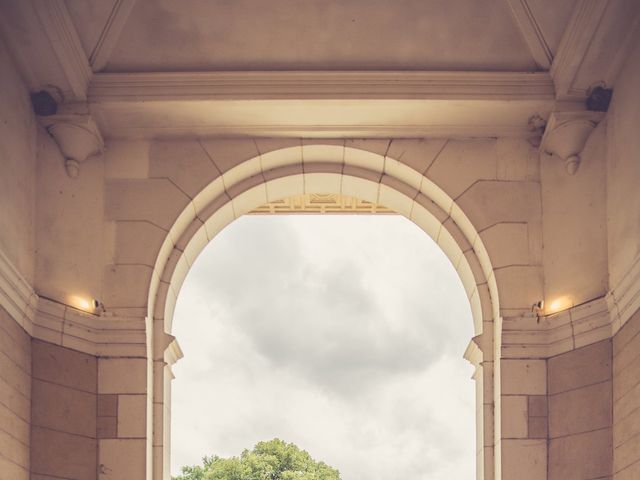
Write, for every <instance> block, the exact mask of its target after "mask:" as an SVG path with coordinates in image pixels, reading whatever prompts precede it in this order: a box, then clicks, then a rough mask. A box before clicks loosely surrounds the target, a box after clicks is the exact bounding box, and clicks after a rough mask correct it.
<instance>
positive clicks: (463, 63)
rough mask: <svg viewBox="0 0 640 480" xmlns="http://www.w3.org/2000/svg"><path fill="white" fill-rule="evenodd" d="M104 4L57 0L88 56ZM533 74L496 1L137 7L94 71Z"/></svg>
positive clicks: (308, 0) (557, 21) (332, 0)
mask: <svg viewBox="0 0 640 480" xmlns="http://www.w3.org/2000/svg"><path fill="white" fill-rule="evenodd" d="M574 2H575V0H560V1H558V2H557V4H558V5H557V6H554V9H553V10H554V11H556V14H555V15H545V16H544V19H545V28H544V29H545V30H546V31H548V32H549V38H550V39H551V40H553V42H554V43H555V44H556V46H557V37H558V33H557V32H558V31H560V32H561V31H562V29H563V27H564V25H565V24H566V22H567V21H568V17H569V15H570V14H571V7H572V3H574ZM109 3H110V2H109V1H107V2H104V1H97V0H92V1H90V2H87V1H83V0H66V4H67V6H68V8H69V12H70V13H71V15H72V18H73V21H74V24H75V25H77V26H78V32H79V34H80V38H81V40H82V44H83V47H84V48H85V51H86V53H87V54H88V55H91V53H92V51H93V49H94V48H95V45H96V43H97V40H98V39H97V35H96V31H98V29H97V28H96V27H97V25H95V24H96V23H97V19H98V18H106V17H107V16H108V14H109V13H110V12H109V9H108V8H106V7H107V6H108V4H109ZM543 11H544V10H543ZM537 69H538V66H537V65H536V62H535V60H534V59H533V58H532V56H531V53H530V52H529V50H528V47H527V45H526V43H525V41H524V39H523V38H522V35H521V34H520V30H519V28H518V26H517V24H516V22H515V19H514V18H513V15H512V13H511V11H510V9H509V5H508V4H507V2H505V1H502V0H499V1H478V0H436V1H424V0H393V1H391V0H349V1H341V0H270V1H264V0H234V1H229V0H215V1H207V0H183V1H179V2H176V1H173V0H138V1H137V2H136V4H135V6H134V7H133V10H132V11H131V13H130V15H129V18H128V20H127V22H126V23H125V25H124V28H123V29H122V33H121V35H120V38H119V41H118V42H117V44H116V45H115V48H114V49H113V52H112V55H111V57H110V59H109V62H108V63H107V65H106V67H105V69H104V71H108V72H137V71H146V72H150V71H156V72H160V71H181V70H192V71H210V70H489V71H497V70H501V71H531V70H537Z"/></svg>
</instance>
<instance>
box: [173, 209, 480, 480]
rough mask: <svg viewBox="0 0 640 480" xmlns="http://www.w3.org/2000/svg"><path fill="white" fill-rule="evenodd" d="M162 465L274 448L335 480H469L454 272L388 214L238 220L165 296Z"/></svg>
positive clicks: (468, 419)
mask: <svg viewBox="0 0 640 480" xmlns="http://www.w3.org/2000/svg"><path fill="white" fill-rule="evenodd" d="M174 325H175V332H174V334H176V336H177V337H178V339H179V341H180V343H181V345H182V348H183V350H184V352H185V358H184V359H183V360H181V361H180V362H179V363H178V364H177V365H176V366H175V367H174V371H175V373H176V380H174V386H173V387H174V388H173V391H174V397H173V404H172V410H173V413H172V414H173V426H172V429H173V436H172V438H173V447H172V450H173V454H172V457H173V459H172V469H173V471H174V472H176V473H177V472H178V471H179V467H180V466H181V465H184V464H194V463H198V462H199V460H200V457H202V456H203V455H205V454H214V453H215V454H218V455H223V456H227V455H237V454H239V453H240V452H241V450H242V449H244V448H251V447H252V446H253V445H254V444H255V443H256V442H257V441H260V440H267V439H270V438H273V437H280V438H282V439H284V440H286V441H292V442H295V443H297V444H298V445H300V446H301V447H303V448H305V449H307V450H308V451H309V452H310V453H311V455H312V456H313V457H314V458H318V459H322V460H325V461H326V462H327V463H329V464H330V465H332V466H335V467H337V468H339V469H340V471H341V473H342V476H343V479H344V480H359V479H364V478H367V479H368V480H376V479H383V478H384V479H385V480H388V479H390V478H411V479H423V478H424V479H426V478H429V479H433V480H440V479H445V478H446V479H451V478H472V476H473V472H474V471H475V467H474V461H475V454H474V452H475V445H474V441H475V440H474V439H475V433H474V428H475V427H474V405H473V402H474V385H473V383H472V381H471V380H470V379H469V377H470V375H471V367H470V366H469V365H467V364H466V361H465V360H462V358H461V356H462V353H463V351H464V348H465V347H466V344H467V343H468V341H469V339H470V337H471V336H472V322H471V316H470V312H469V306H468V303H467V300H466V297H465V295H464V291H463V289H462V285H461V284H460V280H459V279H458V278H457V276H456V273H455V271H454V269H453V267H452V266H451V264H450V263H449V262H448V260H447V259H446V258H445V257H444V255H443V254H442V252H441V251H440V250H439V249H438V247H437V246H436V245H435V244H434V242H433V241H431V240H430V239H429V238H428V237H427V236H426V234H424V233H423V232H422V231H420V230H419V229H418V228H417V227H416V226H415V225H413V224H411V223H410V222H409V221H407V220H406V219H404V218H402V217H396V216H387V217H385V216H375V217H374V216H359V217H353V216H350V217H330V216H313V217H286V216H280V217H257V216H254V217H242V218H241V219H239V220H238V221H236V222H234V223H233V224H232V225H230V226H229V227H228V228H227V229H225V230H224V231H223V232H222V233H221V234H220V235H219V236H218V237H217V238H216V239H214V241H213V242H212V243H211V244H210V245H209V246H208V247H207V248H206V249H205V251H204V252H203V253H202V255H201V257H200V258H199V259H198V261H197V262H196V264H195V266H194V267H193V269H192V271H191V272H190V273H189V276H188V277H187V280H186V282H185V285H184V287H183V289H182V292H181V293H180V296H179V299H178V305H177V308H176V316H175V320H174Z"/></svg>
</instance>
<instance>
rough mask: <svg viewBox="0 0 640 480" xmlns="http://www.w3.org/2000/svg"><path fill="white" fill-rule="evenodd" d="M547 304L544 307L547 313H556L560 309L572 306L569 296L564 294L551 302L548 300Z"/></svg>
mask: <svg viewBox="0 0 640 480" xmlns="http://www.w3.org/2000/svg"><path fill="white" fill-rule="evenodd" d="M548 305H549V306H548V307H547V309H546V310H547V313H557V312H560V311H562V310H566V309H568V308H571V307H573V302H572V301H571V298H570V297H568V296H566V295H565V296H562V297H558V298H555V299H553V300H552V301H551V302H549V304H548Z"/></svg>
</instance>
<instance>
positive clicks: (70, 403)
mask: <svg viewBox="0 0 640 480" xmlns="http://www.w3.org/2000/svg"><path fill="white" fill-rule="evenodd" d="M32 402H33V403H32V408H31V422H32V424H33V425H38V426H40V427H45V428H48V429H51V430H58V431H61V432H67V433H72V434H75V435H81V436H85V437H91V438H95V436H96V395H95V394H94V393H88V392H83V391H81V390H75V389H73V388H69V387H64V386H61V385H56V384H54V383H49V382H43V381H41V380H34V381H33V386H32Z"/></svg>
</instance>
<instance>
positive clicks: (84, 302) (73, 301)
mask: <svg viewBox="0 0 640 480" xmlns="http://www.w3.org/2000/svg"><path fill="white" fill-rule="evenodd" d="M69 304H70V305H71V306H73V307H76V308H77V309H79V310H83V311H85V312H92V311H93V304H92V302H91V300H89V299H88V298H86V297H82V296H80V295H72V296H70V297H69Z"/></svg>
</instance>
